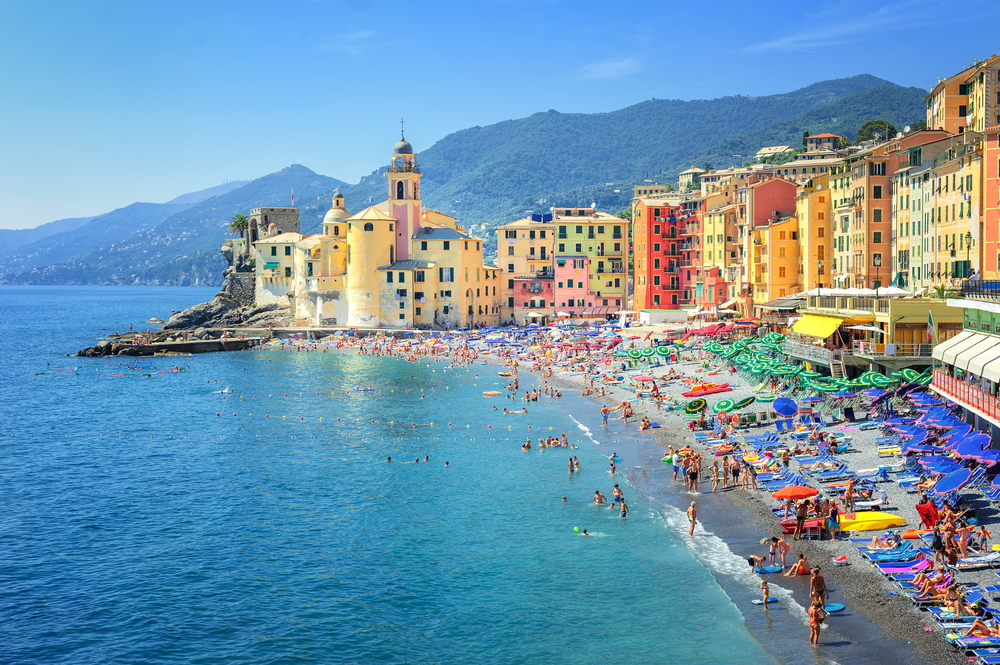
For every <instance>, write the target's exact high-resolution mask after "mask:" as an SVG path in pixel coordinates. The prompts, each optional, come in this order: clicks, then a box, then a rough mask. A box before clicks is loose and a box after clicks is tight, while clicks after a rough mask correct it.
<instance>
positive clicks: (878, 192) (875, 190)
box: [872, 185, 882, 199]
mask: <svg viewBox="0 0 1000 665" xmlns="http://www.w3.org/2000/svg"><path fill="white" fill-rule="evenodd" d="M872 198H873V199H880V198H882V185H875V186H874V187H872Z"/></svg>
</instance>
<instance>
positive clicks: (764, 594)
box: [760, 579, 771, 607]
mask: <svg viewBox="0 0 1000 665" xmlns="http://www.w3.org/2000/svg"><path fill="white" fill-rule="evenodd" d="M760 593H761V598H762V599H763V601H764V607H767V601H768V599H769V598H770V597H771V587H770V586H768V584H767V580H764V579H762V580H761V581H760Z"/></svg>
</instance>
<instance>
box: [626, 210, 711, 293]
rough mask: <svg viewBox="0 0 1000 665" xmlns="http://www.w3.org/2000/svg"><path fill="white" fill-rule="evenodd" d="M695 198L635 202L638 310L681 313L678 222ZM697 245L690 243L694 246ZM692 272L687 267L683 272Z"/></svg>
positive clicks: (635, 265)
mask: <svg viewBox="0 0 1000 665" xmlns="http://www.w3.org/2000/svg"><path fill="white" fill-rule="evenodd" d="M696 201H697V195H696V194H677V193H667V194H662V195H658V196H655V197H646V196H640V197H637V198H635V199H633V201H632V255H633V256H632V258H633V266H634V271H635V285H634V292H633V301H634V308H635V309H680V308H681V307H682V306H683V305H687V304H689V303H686V302H682V298H681V295H682V293H681V290H680V277H679V273H678V270H680V269H682V267H681V265H680V253H681V249H680V245H681V242H682V240H683V238H682V235H681V233H679V230H678V219H679V218H680V217H681V216H683V207H682V206H683V205H684V204H685V203H686V202H696ZM693 244H694V242H693V240H692V241H691V245H692V246H693ZM689 268H691V269H693V266H690V265H688V266H684V267H683V269H685V270H687V269H689Z"/></svg>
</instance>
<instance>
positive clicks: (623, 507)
mask: <svg viewBox="0 0 1000 665" xmlns="http://www.w3.org/2000/svg"><path fill="white" fill-rule="evenodd" d="M628 514H629V509H628V504H627V503H625V499H622V500H621V512H619V513H618V517H626V516H628Z"/></svg>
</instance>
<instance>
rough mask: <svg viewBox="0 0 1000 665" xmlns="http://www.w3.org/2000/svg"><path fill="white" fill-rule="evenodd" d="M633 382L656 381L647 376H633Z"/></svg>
mask: <svg viewBox="0 0 1000 665" xmlns="http://www.w3.org/2000/svg"><path fill="white" fill-rule="evenodd" d="M632 380H633V381H655V379H654V378H653V377H651V376H646V375H645V374H640V375H639V376H633V377H632Z"/></svg>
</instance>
